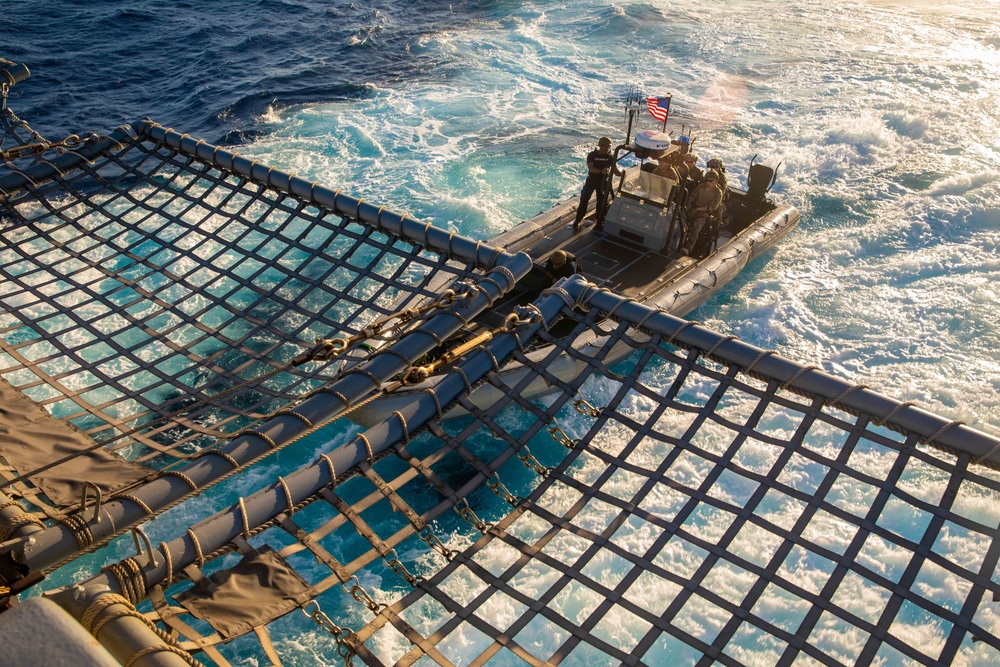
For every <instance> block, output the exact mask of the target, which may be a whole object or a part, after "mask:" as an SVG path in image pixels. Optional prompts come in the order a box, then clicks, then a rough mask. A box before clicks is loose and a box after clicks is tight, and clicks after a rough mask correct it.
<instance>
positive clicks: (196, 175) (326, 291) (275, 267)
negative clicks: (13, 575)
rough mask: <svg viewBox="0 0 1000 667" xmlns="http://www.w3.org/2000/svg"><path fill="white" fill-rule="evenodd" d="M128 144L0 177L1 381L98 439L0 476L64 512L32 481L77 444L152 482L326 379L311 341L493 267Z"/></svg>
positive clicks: (243, 173) (284, 178)
mask: <svg viewBox="0 0 1000 667" xmlns="http://www.w3.org/2000/svg"><path fill="white" fill-rule="evenodd" d="M137 129H138V133H137V132H136V131H134V130H133V129H132V128H123V129H120V130H119V131H117V132H116V133H115V134H114V135H113V137H112V138H103V139H101V138H93V139H90V140H88V141H87V142H86V144H85V146H84V147H83V148H81V149H80V150H79V151H63V154H62V155H60V156H59V157H58V158H54V159H52V160H45V161H44V163H43V164H38V165H35V166H33V167H31V168H26V169H13V168H12V169H10V170H8V173H6V174H2V175H0V222H2V223H3V230H2V232H0V277H2V281H0V350H2V353H0V378H2V380H3V381H5V382H6V383H8V384H9V385H10V386H11V387H12V388H14V389H15V390H16V391H18V392H20V393H21V394H23V395H24V396H26V397H28V398H30V399H31V400H33V401H35V402H36V403H37V404H39V405H41V406H42V407H43V408H44V409H45V410H47V411H48V412H49V413H51V414H52V415H54V416H56V417H58V418H60V419H62V420H64V421H65V422H66V423H68V424H70V425H71V426H72V427H73V428H75V429H77V430H78V431H79V432H81V433H82V434H84V435H85V436H86V437H87V438H89V439H90V440H92V442H93V444H92V445H91V446H90V447H88V448H84V450H83V451H78V452H75V453H72V454H69V455H65V456H61V457H57V458H56V459H55V460H52V459H51V458H50V459H42V460H36V459H23V458H18V455H16V454H15V453H13V452H8V451H4V452H3V453H4V455H5V458H6V465H3V466H0V474H2V475H3V476H4V477H5V478H6V479H7V480H8V482H7V484H6V485H5V486H6V487H7V490H8V491H9V492H13V493H15V494H20V495H23V496H25V497H27V498H29V499H30V500H31V501H32V503H34V504H36V505H38V506H46V505H52V506H54V507H53V508H51V509H50V510H49V512H50V513H52V514H56V515H58V513H59V508H60V507H65V506H67V505H70V504H72V503H74V502H79V498H80V488H79V486H72V485H70V488H69V489H65V488H55V487H54V486H53V485H51V484H48V482H49V481H50V480H46V479H43V480H42V481H41V482H39V481H38V480H35V479H34V476H33V475H32V472H33V471H37V472H38V473H41V472H43V471H45V470H47V469H50V468H51V467H52V466H53V465H57V464H58V465H72V462H73V459H75V458H85V457H86V456H88V451H86V450H87V449H89V450H96V449H100V450H103V453H102V455H103V456H107V454H108V453H111V454H115V455H118V456H120V457H122V458H124V459H126V460H128V461H130V462H133V463H134V464H140V465H141V466H143V467H145V468H146V469H147V470H148V471H149V472H148V473H147V475H146V476H149V474H152V472H153V471H163V470H173V469H177V468H178V467H179V466H182V465H183V464H185V462H187V461H189V460H190V459H192V458H194V457H197V456H199V455H200V454H201V453H203V452H204V451H206V450H207V449H212V448H215V447H217V446H218V445H219V444H220V443H221V442H225V440H226V439H227V438H229V437H232V436H233V434H235V433H238V432H240V431H243V430H247V429H250V430H252V429H254V428H255V426H256V425H258V424H260V423H261V422H262V420H264V419H265V418H267V417H268V416H270V415H272V414H274V413H275V412H277V411H280V410H281V409H283V408H286V407H287V406H289V405H290V404H291V403H293V402H294V401H296V400H298V399H300V398H302V397H303V396H305V395H307V394H308V393H309V392H311V391H313V390H315V389H317V388H319V387H322V386H324V385H325V384H327V383H328V382H330V381H331V380H332V379H334V378H335V377H337V376H338V373H339V372H341V370H342V365H343V360H342V359H341V360H337V359H334V360H331V361H328V362H320V363H311V364H308V365H307V366H305V367H298V366H294V365H293V364H292V363H291V362H292V360H293V359H295V358H296V357H298V356H299V355H301V354H303V353H304V352H307V351H308V350H309V349H310V348H312V346H313V343H314V341H315V340H316V339H317V338H320V337H323V338H326V337H331V336H339V337H344V338H349V337H351V336H356V337H361V338H363V337H364V336H361V335H360V334H361V332H362V331H363V330H364V329H365V327H366V326H368V325H369V324H370V323H371V322H372V321H373V320H377V319H379V318H385V317H388V316H391V315H392V314H394V313H398V312H399V311H400V310H402V309H405V308H409V307H413V306H416V305H417V304H420V303H425V302H428V301H432V300H433V299H436V298H437V297H438V296H439V295H440V293H441V291H442V290H443V288H444V286H446V285H448V284H450V283H452V282H454V281H455V280H462V279H465V278H467V277H469V276H471V275H472V274H473V273H474V272H476V271H477V269H480V270H481V269H483V268H487V267H488V266H492V263H494V262H496V261H498V260H500V259H501V258H502V254H501V253H497V252H495V251H493V250H492V249H490V248H487V247H486V246H481V244H478V243H476V242H473V241H468V240H465V239H462V238H460V237H456V236H455V235H454V234H449V233H448V232H444V231H441V230H436V229H434V230H433V231H432V232H429V231H428V230H429V229H432V228H429V226H428V225H425V224H423V223H418V222H417V221H414V220H408V219H405V216H399V215H397V214H391V213H389V212H387V211H383V210H382V209H375V208H374V207H371V206H370V205H368V204H365V203H363V202H361V201H358V200H356V199H352V198H350V197H347V196H345V195H340V194H339V193H333V192H332V191H328V190H326V189H324V188H318V187H317V186H316V185H315V184H311V183H307V182H305V181H302V179H296V178H295V177H291V176H289V175H287V174H283V173H282V172H279V171H276V170H273V169H269V168H267V167H265V166H263V165H260V164H258V163H256V162H252V161H250V160H247V159H245V158H240V157H238V156H236V155H234V154H232V153H229V152H227V151H223V150H221V149H218V148H217V147H214V146H211V145H209V144H205V143H204V142H197V141H195V140H193V139H190V138H188V137H186V135H179V134H177V133H175V132H172V131H170V130H166V129H164V128H162V127H160V126H157V125H155V124H153V123H150V122H145V123H143V124H141V125H139V126H138V128H137ZM435 241H436V242H437V245H436V246H435V245H434V243H435ZM393 335H394V330H392V329H390V328H389V327H386V330H385V331H383V332H381V333H380V335H379V336H378V337H379V339H380V340H379V341H375V342H380V343H381V342H385V341H387V340H389V339H391V338H392V337H393ZM349 356H352V358H353V359H354V361H359V360H362V359H364V358H365V357H366V356H368V353H367V352H366V351H365V350H364V349H363V348H359V347H358V346H357V345H355V346H354V348H352V351H350V352H349ZM15 458H16V459H17V460H12V459H15ZM67 460H68V461H69V462H68V463H66V461H67ZM38 476H39V477H44V475H41V474H39V475H38ZM63 477H69V478H72V477H73V475H72V474H64V475H63ZM77 477H78V476H77ZM11 480H16V483H13V484H12V483H11Z"/></svg>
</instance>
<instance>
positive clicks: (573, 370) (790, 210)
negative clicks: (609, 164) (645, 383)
mask: <svg viewBox="0 0 1000 667" xmlns="http://www.w3.org/2000/svg"><path fill="white" fill-rule="evenodd" d="M574 211H575V207H574V206H573V205H572V202H566V203H564V204H561V205H559V206H557V207H555V208H553V209H552V210H550V211H547V212H545V213H542V214H539V215H538V216H536V217H535V218H532V219H531V220H528V221H525V222H523V223H521V224H520V225H517V226H516V227H514V228H512V229H511V230H509V231H507V232H505V233H503V234H501V235H499V236H497V237H496V238H495V239H493V240H492V241H491V243H493V244H495V245H496V246H498V247H500V248H503V249H504V250H507V251H508V252H517V251H520V250H524V249H526V248H528V247H531V245H533V244H535V243H537V242H538V241H539V240H540V239H543V238H546V237H548V236H551V235H552V234H553V233H554V231H555V230H557V229H560V228H562V227H564V226H565V225H566V224H567V218H568V216H570V215H572V214H573V212H574ZM798 222H799V212H798V210H796V209H795V208H794V207H792V206H777V207H776V208H774V209H773V210H771V211H770V212H768V213H766V214H764V215H763V216H761V217H760V218H758V219H757V220H756V221H754V222H753V223H752V224H751V225H749V226H748V227H747V228H746V229H744V230H743V231H741V232H740V233H738V234H736V235H735V236H734V237H732V238H731V239H730V240H729V241H728V242H727V243H725V244H724V245H722V246H720V247H719V248H718V249H717V250H715V252H713V253H712V254H710V255H709V256H708V257H706V258H704V259H703V260H701V261H699V262H697V263H693V264H692V266H691V268H690V269H689V270H688V271H686V272H684V273H683V274H682V275H680V276H679V277H677V278H676V279H674V280H671V281H670V282H669V283H666V284H664V285H662V286H659V287H658V288H656V289H653V290H651V291H650V292H649V293H648V295H647V296H646V297H645V298H642V299H637V300H638V301H641V302H643V303H645V304H647V305H650V306H653V307H654V308H657V309H660V310H663V311H665V312H667V313H670V314H671V315H677V316H683V315H686V314H687V313H689V312H691V311H692V310H694V309H695V308H698V307H699V306H701V305H702V304H703V303H705V301H707V300H708V299H709V298H710V297H711V296H712V295H714V294H715V293H716V292H718V291H719V290H720V289H722V287H723V286H725V285H726V284H727V283H729V281H731V280H732V279H733V278H735V277H736V276H737V275H738V274H739V273H740V271H742V270H743V269H744V268H745V267H746V265H747V264H748V263H750V262H751V261H753V260H754V259H756V258H757V257H759V256H760V255H762V254H764V253H765V252H767V251H768V250H770V249H771V248H772V247H773V246H774V245H775V244H776V243H778V241H780V240H781V239H782V238H783V237H785V236H786V235H787V234H788V233H789V232H790V231H791V230H792V229H794V228H795V226H796V225H798ZM639 335H642V334H641V332H640V334H639ZM604 347H605V345H604V341H603V337H601V336H599V335H598V334H595V333H593V332H588V333H586V334H584V335H583V336H581V337H580V338H579V339H578V340H577V342H576V344H575V348H576V349H577V350H578V351H579V352H580V355H581V356H582V357H588V358H592V357H596V356H598V355H603V363H604V364H606V365H607V364H613V363H615V362H616V361H618V360H620V359H622V358H623V357H624V356H625V355H626V354H628V352H629V349H630V348H629V347H628V346H627V345H625V344H624V343H618V344H617V345H614V346H612V348H611V349H610V350H606V351H605V350H604ZM548 354H549V349H548V348H547V347H543V348H540V349H537V350H535V351H533V352H530V353H529V354H528V358H529V360H530V361H531V362H532V363H536V362H541V361H542V360H543V359H544V358H545V357H546V356H547V355H548ZM586 366H587V362H586V361H584V360H582V359H574V358H573V357H571V356H569V355H567V354H563V355H560V356H558V357H556V359H555V360H554V361H551V362H550V363H549V364H548V366H547V368H546V370H547V371H548V372H549V373H550V374H551V375H552V376H554V377H555V378H557V379H559V380H560V381H562V382H570V381H572V380H573V379H574V378H576V377H577V376H578V375H579V374H580V373H581V372H582V371H583V370H584V368H585V367H586ZM528 372H529V371H528V369H527V368H525V367H524V366H523V365H522V364H521V363H520V362H511V363H509V364H507V365H506V366H504V368H503V369H502V370H501V371H500V372H499V373H498V374H497V377H498V378H499V380H500V381H501V382H503V383H504V384H505V385H507V386H508V387H513V386H515V385H516V384H517V383H518V382H520V381H521V380H522V379H524V377H525V376H526V374H527V373H528ZM435 384H436V379H435V378H430V379H428V380H427V381H425V382H422V383H419V384H415V385H412V386H410V387H403V388H400V389H397V390H396V391H394V392H393V393H392V394H389V395H386V396H384V397H381V398H378V399H376V400H374V401H371V402H370V403H368V404H366V405H363V406H361V407H359V408H357V409H355V410H353V411H351V413H350V419H351V420H352V421H355V422H357V423H359V424H361V425H362V426H366V427H368V426H373V425H375V424H377V423H379V422H381V421H384V420H385V419H386V418H388V417H390V416H391V415H392V413H393V412H395V411H397V410H401V409H402V408H403V407H404V406H406V405H407V404H409V403H410V402H411V401H412V400H413V392H421V393H423V392H425V391H427V390H429V389H433V388H434V385H435ZM554 390H555V387H553V386H552V385H551V384H549V383H548V382H546V381H545V380H544V379H542V378H540V377H539V378H536V379H535V380H534V381H533V382H532V383H531V384H530V385H528V387H527V388H526V389H525V390H524V391H522V392H521V395H522V396H525V397H527V398H537V397H540V396H543V395H545V394H547V393H549V392H551V391H554ZM502 395H503V392H502V390H500V389H498V388H497V387H495V386H493V385H491V384H482V385H480V386H478V387H476V388H475V389H474V390H473V391H472V393H471V394H470V400H471V401H472V403H473V404H475V405H476V407H478V408H481V409H486V408H488V407H489V406H490V405H493V404H494V403H496V401H498V400H499V399H500V398H501V396H502ZM463 414H466V411H465V409H463V408H461V407H455V408H452V409H451V410H449V411H448V412H447V413H446V414H445V417H446V418H455V417H459V416H461V415H463Z"/></svg>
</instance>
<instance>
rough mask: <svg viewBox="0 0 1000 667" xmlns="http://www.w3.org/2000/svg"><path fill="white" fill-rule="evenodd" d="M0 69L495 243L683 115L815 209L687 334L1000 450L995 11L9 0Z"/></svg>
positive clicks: (58, 124)
mask: <svg viewBox="0 0 1000 667" xmlns="http://www.w3.org/2000/svg"><path fill="white" fill-rule="evenodd" d="M0 57H6V58H8V59H11V60H15V61H18V62H24V63H26V64H27V65H28V66H29V67H30V68H31V70H32V77H31V78H30V79H29V80H28V81H26V82H24V83H22V84H19V85H18V86H16V87H15V88H14V89H13V91H12V94H11V97H10V106H11V107H12V108H13V109H14V110H15V111H16V112H17V113H18V115H19V116H21V117H22V118H24V119H25V120H28V121H29V122H30V123H31V124H32V125H33V126H34V127H35V129H36V130H38V131H40V132H41V133H42V134H44V135H46V136H47V137H49V138H61V137H62V136H64V135H66V134H69V133H77V134H81V133H84V132H88V131H99V132H107V131H109V130H110V129H112V128H114V127H115V126H117V125H119V124H121V123H123V122H131V121H135V120H137V119H140V118H142V117H144V116H148V117H151V118H153V119H154V120H156V121H158V122H159V123H161V124H163V125H167V126H170V127H173V128H175V129H178V130H180V131H183V132H187V133H190V134H192V135H195V136H199V137H202V138H204V139H206V140H207V141H210V142H215V143H222V144H227V145H236V146H238V150H239V151H240V152H241V153H244V154H249V155H252V156H254V157H257V158H260V159H262V160H264V161H267V162H269V163H270V164H272V165H274V166H276V167H280V168H282V169H285V170H288V171H292V172H294V173H296V174H298V175H300V176H304V177H307V178H310V179H314V180H317V181H320V182H322V183H324V184H327V185H330V186H332V187H335V188H338V189H343V190H345V191H347V192H351V193H353V194H355V195H357V196H363V197H365V198H366V199H368V200H370V201H373V202H377V203H378V204H380V205H385V206H387V207H390V208H394V209H397V210H402V211H407V212H409V213H411V214H412V215H415V216H417V217H419V218H422V219H425V220H430V221H433V222H434V223H435V224H437V225H439V226H442V227H448V228H452V229H455V230H458V231H460V232H461V233H463V234H467V235H469V236H473V237H476V238H482V239H487V238H490V237H492V236H494V235H495V234H497V233H499V232H501V231H503V230H505V229H508V228H510V227H511V226H513V225H514V224H516V223H517V222H519V221H520V220H522V219H525V218H527V217H530V216H531V215H534V214H535V213H537V212H539V211H541V210H544V209H547V208H548V207H550V206H551V205H553V204H554V203H556V202H558V201H560V200H562V199H565V198H567V197H570V196H572V195H573V194H574V193H576V192H577V191H578V190H579V187H580V185H581V182H582V177H583V175H584V171H585V169H584V156H585V155H586V153H587V152H588V151H589V150H591V149H592V146H593V144H594V142H595V140H596V137H598V136H600V135H603V134H607V135H609V136H611V137H613V138H615V137H620V136H622V134H623V127H622V120H623V113H622V99H623V96H624V94H625V93H626V91H627V90H628V89H629V88H630V87H631V86H635V85H638V86H641V87H642V88H643V90H644V91H645V92H646V93H648V94H667V93H672V94H673V100H674V107H673V111H672V113H673V115H672V122H671V127H676V128H679V127H680V126H681V124H684V125H685V126H686V127H687V128H693V130H694V134H695V135H696V136H697V143H696V146H697V152H698V153H699V154H700V155H701V157H702V164H704V160H705V159H707V158H708V157H719V158H722V159H723V160H724V161H725V163H726V165H727V166H728V171H729V177H730V181H731V182H732V181H735V182H737V183H742V182H744V174H745V171H746V165H747V164H748V163H749V161H750V159H751V158H752V157H754V156H759V157H758V159H759V160H763V161H764V162H766V163H768V164H770V165H772V166H778V165H779V164H780V169H779V177H778V182H777V185H776V186H775V189H774V196H775V197H776V198H780V199H781V200H783V201H787V202H790V203H792V204H794V205H795V206H797V207H798V208H799V209H800V210H801V211H802V222H801V224H800V226H799V228H798V229H797V230H796V231H795V232H794V233H793V234H792V235H791V236H790V237H788V238H787V239H786V240H785V241H784V242H783V243H782V244H781V245H780V246H779V247H778V248H777V249H775V250H774V251H772V252H771V253H770V254H768V255H767V256H765V257H764V258H762V259H761V260H760V261H758V262H757V263H756V264H754V265H753V266H751V267H750V268H749V269H748V270H747V271H746V272H745V273H744V274H742V275H741V276H740V277H739V278H738V279H737V280H736V281H734V282H733V283H731V284H730V285H729V286H727V287H726V288H725V289H724V290H722V291H721V292H720V293H719V294H717V295H716V296H714V297H713V298H712V299H711V300H709V301H708V302H707V303H706V304H705V305H704V306H703V307H701V308H700V309H699V310H697V311H695V312H694V313H692V314H691V316H690V317H691V318H692V319H696V320H700V321H702V322H704V323H706V324H708V325H710V326H712V327H714V328H716V329H719V330H721V331H723V332H727V333H733V334H736V335H738V336H740V338H742V339H744V340H746V341H748V342H750V343H753V344H755V345H758V346H761V347H765V348H773V349H776V350H778V351H779V352H780V353H781V354H783V355H785V356H788V357H790V358H793V359H796V360H798V361H800V362H803V363H807V364H815V365H818V366H821V367H822V368H824V369H825V370H828V371H830V372H833V373H835V374H837V375H840V376H842V377H845V378H847V379H849V380H852V381H855V382H859V383H865V384H867V385H869V386H871V387H872V388H874V389H876V390H879V391H882V392H883V393H886V394H888V395H890V396H893V397H895V398H898V399H900V400H912V401H915V402H916V403H917V404H918V405H920V406H921V407H924V408H926V409H929V410H931V411H933V412H936V413H939V414H941V415H942V416H945V417H947V418H950V419H960V420H962V421H964V422H966V423H968V424H970V425H971V426H974V427H976V428H979V429H982V430H985V431H987V432H990V433H992V434H993V435H1000V287H998V277H1000V253H998V251H1000V1H998V0H956V1H954V2H947V1H941V2H938V1H933V0H911V1H903V0H899V1H893V0H863V1H847V2H840V3H827V2H817V1H814V0H789V1H787V2H784V1H782V2H778V1H776V0H771V1H765V0H739V1H737V0H719V1H717V2H712V3H684V2H677V1H673V0H645V1H632V0H618V1H616V2H607V1H599V0H574V1H573V2H544V1H536V2H518V1H514V0H501V1H495V2H490V1H486V0H482V1H477V2H471V1H467V2H466V1H460V0H459V1H453V2H434V1H428V0H417V1H414V2H403V1H402V0H400V1H392V0H384V1H372V2H367V1H359V2H340V1H327V2H320V1H319V0H294V1H293V0H288V1H284V2H282V1H278V0H242V1H236V0H214V1H211V2H208V1H206V2H185V1H174V2H162V1H160V0H132V1H124V0H123V1H120V2H108V1H100V0H78V1H76V2H70V1H65V0H47V1H46V2H41V1H38V0H35V1H28V0H13V1H12V0H0ZM649 127H652V124H651V125H649ZM244 482H245V484H246V486H248V487H251V486H252V484H251V482H249V481H246V478H244ZM241 492H242V491H241ZM180 523H181V524H183V520H181V521H180ZM286 641H290V642H295V641H299V640H298V639H287V640H286ZM302 641H305V640H302ZM831 641H834V640H831ZM307 648H308V647H307ZM310 650H312V649H310ZM257 660H258V659H257V658H256V657H252V656H251V657H248V658H247V661H246V662H245V664H257ZM303 664H310V663H309V662H308V661H307V662H304V663H303Z"/></svg>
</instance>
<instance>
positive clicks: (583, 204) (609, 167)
mask: <svg viewBox="0 0 1000 667" xmlns="http://www.w3.org/2000/svg"><path fill="white" fill-rule="evenodd" d="M612 171H613V172H614V173H616V174H617V173H619V172H618V169H617V168H616V167H615V158H614V156H613V155H611V139H609V138H608V137H601V138H600V139H599V140H598V141H597V150H593V151H590V152H589V153H587V180H586V181H585V182H584V184H583V190H581V191H580V205H579V206H578V207H577V209H576V222H574V223H573V229H579V228H580V223H581V222H582V221H583V218H584V216H586V215H587V205H588V204H589V203H590V197H591V196H592V195H593V194H594V192H597V202H598V204H597V206H598V212H600V206H601V201H602V200H603V198H604V185H605V183H606V182H607V177H608V174H610V173H612ZM603 223H604V221H603V220H601V219H598V221H597V229H600V228H601V227H602V226H603Z"/></svg>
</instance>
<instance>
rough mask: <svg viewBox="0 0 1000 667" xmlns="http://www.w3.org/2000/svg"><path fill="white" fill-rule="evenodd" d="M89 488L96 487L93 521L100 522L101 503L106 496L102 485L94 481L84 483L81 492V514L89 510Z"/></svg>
mask: <svg viewBox="0 0 1000 667" xmlns="http://www.w3.org/2000/svg"><path fill="white" fill-rule="evenodd" d="M88 489H94V518H93V519H92V521H93V522H94V523H100V522H101V504H102V503H103V500H104V496H103V494H102V493H101V487H99V486H97V485H96V484H94V483H93V482H84V483H83V491H81V492H80V514H83V513H84V512H86V511H87V500H88V499H89V498H90V494H89V493H87V491H88Z"/></svg>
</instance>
